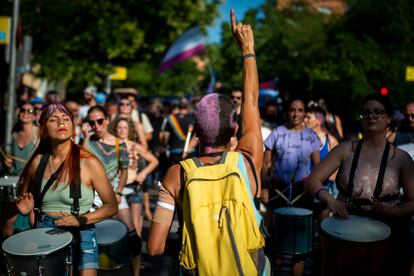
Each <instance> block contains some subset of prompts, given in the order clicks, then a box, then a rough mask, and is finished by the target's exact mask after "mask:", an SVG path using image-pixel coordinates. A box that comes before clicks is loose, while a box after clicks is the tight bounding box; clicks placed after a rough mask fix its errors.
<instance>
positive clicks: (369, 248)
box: [321, 215, 391, 276]
mask: <svg viewBox="0 0 414 276" xmlns="http://www.w3.org/2000/svg"><path fill="white" fill-rule="evenodd" d="M321 229H322V231H321V232H322V233H321V257H322V260H321V261H322V270H321V275H322V276H331V275H335V276H340V275H344V276H345V275H347V276H349V275H376V276H378V275H385V261H386V260H385V254H386V250H387V248H388V242H389V237H390V235H391V229H390V227H388V225H386V224H385V223H383V222H381V221H378V220H375V219H372V218H367V217H362V216H354V215H351V216H349V218H348V219H346V220H343V219H338V218H335V217H330V218H326V219H324V220H323V221H322V223H321Z"/></svg>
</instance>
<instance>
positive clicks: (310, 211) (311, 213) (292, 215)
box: [273, 207, 313, 217]
mask: <svg viewBox="0 0 414 276" xmlns="http://www.w3.org/2000/svg"><path fill="white" fill-rule="evenodd" d="M280 209H300V210H306V211H309V213H308V214H306V215H295V214H281V213H277V212H276V210H280ZM273 213H274V214H275V215H279V216H289V217H308V216H311V215H313V212H312V210H310V209H307V208H302V207H279V208H275V209H273Z"/></svg>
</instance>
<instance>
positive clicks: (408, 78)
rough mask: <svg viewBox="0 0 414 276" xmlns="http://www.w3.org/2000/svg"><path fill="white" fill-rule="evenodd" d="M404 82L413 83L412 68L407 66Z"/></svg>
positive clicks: (413, 74) (413, 71) (413, 73)
mask: <svg viewBox="0 0 414 276" xmlns="http://www.w3.org/2000/svg"><path fill="white" fill-rule="evenodd" d="M405 80H406V81H414V66H407V69H406V72H405Z"/></svg>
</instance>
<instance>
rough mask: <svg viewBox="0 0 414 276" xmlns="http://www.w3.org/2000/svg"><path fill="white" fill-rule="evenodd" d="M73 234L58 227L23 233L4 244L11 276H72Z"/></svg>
mask: <svg viewBox="0 0 414 276" xmlns="http://www.w3.org/2000/svg"><path fill="white" fill-rule="evenodd" d="M72 240H73V237H72V234H71V233H69V232H67V231H64V230H61V229H56V228H39V229H31V230H27V231H24V232H20V233H18V234H16V235H13V236H11V237H9V238H8V239H6V240H5V241H4V242H3V244H2V250H3V254H4V256H5V259H6V264H7V270H8V275H43V276H46V275H52V276H54V275H59V276H64V275H65V276H66V275H69V272H70V268H71V264H72V248H71V244H72Z"/></svg>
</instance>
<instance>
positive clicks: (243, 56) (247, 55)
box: [242, 53, 256, 60]
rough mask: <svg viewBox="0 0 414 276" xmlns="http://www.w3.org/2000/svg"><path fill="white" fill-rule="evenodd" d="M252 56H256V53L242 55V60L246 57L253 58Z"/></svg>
mask: <svg viewBox="0 0 414 276" xmlns="http://www.w3.org/2000/svg"><path fill="white" fill-rule="evenodd" d="M251 57H253V58H256V55H255V54H253V53H250V54H245V55H242V60H243V59H246V58H251Z"/></svg>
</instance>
